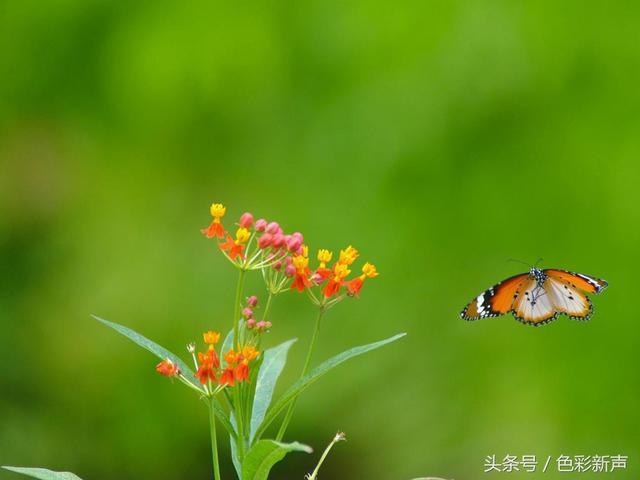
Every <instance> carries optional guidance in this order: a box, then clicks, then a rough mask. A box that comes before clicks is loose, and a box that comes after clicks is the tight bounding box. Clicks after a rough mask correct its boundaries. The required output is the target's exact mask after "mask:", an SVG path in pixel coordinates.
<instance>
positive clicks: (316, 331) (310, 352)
mask: <svg viewBox="0 0 640 480" xmlns="http://www.w3.org/2000/svg"><path fill="white" fill-rule="evenodd" d="M324 312H325V308H324V305H321V306H320V310H319V311H318V316H317V317H316V325H315V328H314V330H313V336H312V337H311V343H310V344H309V350H308V351H307V358H306V360H305V362H304V367H302V374H301V375H300V378H303V377H304V376H305V375H306V374H307V372H308V371H309V366H310V365H311V358H312V357H313V351H314V350H315V347H316V342H317V340H318V334H319V333H320V324H321V322H322V316H323V315H324ZM297 400H298V399H297V398H295V399H294V400H293V401H292V402H291V404H290V405H289V409H288V410H287V413H286V414H285V416H284V420H282V425H280V430H278V435H276V441H277V442H279V441H281V440H282V437H284V432H286V430H287V427H288V426H289V422H291V417H292V416H293V411H294V410H295V408H296V402H297Z"/></svg>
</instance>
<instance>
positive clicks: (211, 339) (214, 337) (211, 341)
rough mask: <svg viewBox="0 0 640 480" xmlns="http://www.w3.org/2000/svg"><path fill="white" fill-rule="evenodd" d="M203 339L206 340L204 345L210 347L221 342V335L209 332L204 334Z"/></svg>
mask: <svg viewBox="0 0 640 480" xmlns="http://www.w3.org/2000/svg"><path fill="white" fill-rule="evenodd" d="M202 337H203V338H204V343H206V344H208V345H215V344H216V343H218V342H219V341H220V334H219V333H218V332H214V331H212V330H209V331H208V332H204V333H203V334H202Z"/></svg>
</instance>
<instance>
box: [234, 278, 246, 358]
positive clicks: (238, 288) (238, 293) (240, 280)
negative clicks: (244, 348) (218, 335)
mask: <svg viewBox="0 0 640 480" xmlns="http://www.w3.org/2000/svg"><path fill="white" fill-rule="evenodd" d="M245 273H246V271H245V270H244V269H242V268H240V273H239V275H238V284H237V286H236V302H235V306H234V311H233V347H234V349H235V351H236V352H237V351H238V347H239V346H240V339H239V338H238V325H239V323H240V302H241V298H242V287H243V286H244V275H245Z"/></svg>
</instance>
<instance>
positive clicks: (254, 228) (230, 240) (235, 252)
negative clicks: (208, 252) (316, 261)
mask: <svg viewBox="0 0 640 480" xmlns="http://www.w3.org/2000/svg"><path fill="white" fill-rule="evenodd" d="M210 212H211V216H212V217H213V220H212V222H211V224H210V225H209V226H208V227H207V228H203V229H202V230H201V231H202V233H204V235H205V236H206V237H207V238H213V237H216V238H218V239H224V241H222V242H219V243H218V246H219V247H220V250H222V251H223V252H225V253H226V254H227V255H228V256H229V258H230V259H231V260H232V261H235V260H236V259H238V258H239V259H240V260H244V259H245V258H246V257H247V256H252V255H253V253H255V252H252V253H250V254H247V252H246V249H247V245H248V244H249V243H251V239H252V238H253V236H254V235H255V236H256V238H257V242H256V244H255V247H256V249H257V250H256V251H262V252H264V253H265V255H266V256H267V260H268V261H267V262H266V263H267V264H271V263H278V265H277V266H276V265H274V268H276V269H278V268H279V267H280V263H279V262H280V261H281V260H282V259H284V258H285V257H286V256H287V255H288V254H291V255H293V254H295V253H297V252H299V251H300V249H301V247H302V242H303V238H304V237H303V236H302V234H301V233H300V232H294V233H292V234H290V235H288V234H285V233H284V231H283V230H282V228H281V227H280V225H279V224H278V222H267V220H265V219H264V218H260V219H258V220H256V221H255V222H254V219H253V215H252V214H251V213H249V212H245V213H243V214H242V215H241V216H240V219H239V220H238V223H237V226H238V229H237V230H236V232H235V237H234V236H232V235H231V234H230V233H229V232H227V231H226V230H225V228H224V226H223V225H222V221H221V219H222V217H224V215H225V213H226V208H225V206H224V205H222V204H221V203H214V204H212V205H211V208H210Z"/></svg>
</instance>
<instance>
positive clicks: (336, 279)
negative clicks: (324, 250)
mask: <svg viewBox="0 0 640 480" xmlns="http://www.w3.org/2000/svg"><path fill="white" fill-rule="evenodd" d="M340 255H341V256H342V252H340ZM350 273H351V270H349V268H348V267H347V265H346V264H344V263H341V262H340V261H338V263H336V264H335V265H334V266H333V272H331V278H330V279H329V281H328V282H327V284H326V285H325V287H324V289H323V290H322V294H323V295H324V296H325V297H326V298H329V297H331V296H333V295H337V294H338V293H339V292H340V288H342V285H344V279H345V277H346V276H348V275H349V274H350Z"/></svg>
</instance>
